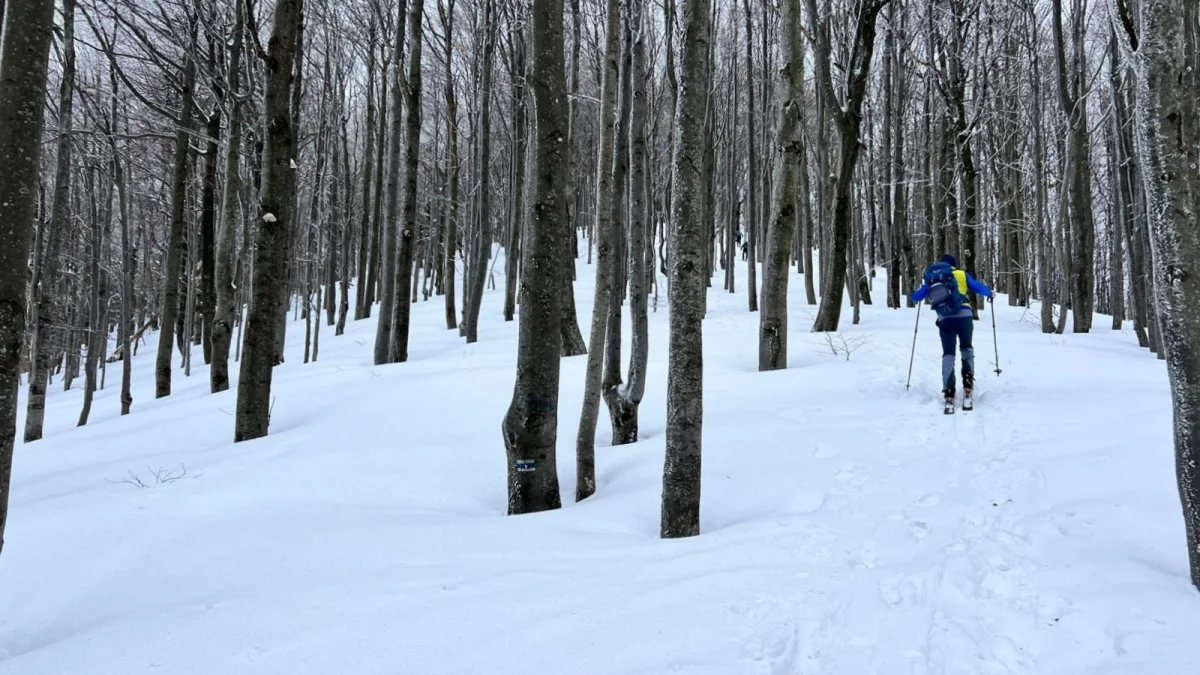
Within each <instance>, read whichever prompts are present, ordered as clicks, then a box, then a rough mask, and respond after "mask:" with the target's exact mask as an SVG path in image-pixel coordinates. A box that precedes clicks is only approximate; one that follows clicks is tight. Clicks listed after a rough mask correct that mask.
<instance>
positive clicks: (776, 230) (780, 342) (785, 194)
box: [758, 0, 811, 371]
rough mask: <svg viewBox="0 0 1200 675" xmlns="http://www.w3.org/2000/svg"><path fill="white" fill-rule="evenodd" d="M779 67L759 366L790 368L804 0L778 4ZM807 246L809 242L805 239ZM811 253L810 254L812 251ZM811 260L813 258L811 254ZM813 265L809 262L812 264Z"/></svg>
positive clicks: (801, 149)
mask: <svg viewBox="0 0 1200 675" xmlns="http://www.w3.org/2000/svg"><path fill="white" fill-rule="evenodd" d="M779 21H780V27H781V28H782V35H781V41H780V55H779V66H780V70H781V73H782V80H783V87H781V88H780V89H779V94H778V97H779V98H778V102H777V103H776V108H777V110H778V115H779V127H778V131H777V132H776V134H777V136H776V139H775V148H774V157H775V169H774V171H775V178H774V180H773V181H772V185H773V189H774V194H773V195H772V205H771V220H770V221H769V223H768V224H767V251H766V256H765V260H764V264H763V290H762V292H763V298H762V300H763V301H762V308H761V309H762V311H761V313H760V314H759V319H758V369H759V370H760V371H764V370H781V369H784V368H787V362H788V354H787V326H788V321H787V319H788V302H787V297H788V294H787V291H788V272H789V271H790V266H789V265H788V260H789V255H790V253H791V247H792V238H793V232H794V229H795V223H796V203H797V201H796V200H797V196H796V185H797V183H798V182H799V180H798V176H797V174H798V172H799V171H800V169H801V158H802V156H803V155H804V129H803V126H802V120H801V117H800V111H801V109H802V106H803V99H802V98H801V96H802V88H803V86H804V69H803V61H802V60H801V59H802V54H803V52H804V43H803V33H802V30H803V29H802V27H801V25H800V0H785V2H783V3H782V4H781V5H780V17H779ZM803 245H804V246H805V247H806V248H807V246H808V243H807V242H803ZM809 255H810V256H811V253H810V254H809ZM810 260H811V258H810ZM809 267H811V263H809Z"/></svg>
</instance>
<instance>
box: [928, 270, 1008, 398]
mask: <svg viewBox="0 0 1200 675" xmlns="http://www.w3.org/2000/svg"><path fill="white" fill-rule="evenodd" d="M968 292H970V293H977V294H979V295H982V296H984V297H986V298H987V299H988V301H989V302H990V301H991V300H992V299H993V298H994V297H995V296H996V294H995V293H993V292H992V289H990V288H988V287H987V286H986V285H985V284H983V283H982V282H980V281H979V280H977V279H976V278H975V277H973V276H971V275H970V274H967V273H966V271H964V270H960V269H958V261H957V260H955V259H954V256H952V255H950V254H949V253H947V254H946V255H944V256H942V259H941V260H940V261H939V262H936V263H934V264H933V265H931V266H930V267H929V269H928V270H927V271H926V272H925V282H924V283H923V284H921V287H920V288H918V289H917V291H916V292H915V293H913V296H912V299H913V301H914V302H921V301H922V300H925V299H926V298H928V299H929V304H930V306H931V307H933V310H934V311H935V312H937V315H938V320H937V325H938V332H939V333H940V334H941V338H942V393H943V394H944V395H945V397H946V400H947V401H950V400H953V399H954V391H955V383H954V343H955V342H956V341H957V342H958V346H959V349H960V351H962V377H963V393H964V394H965V395H966V396H967V397H968V398H969V397H970V396H971V389H972V388H973V387H974V385H975V350H974V349H973V348H972V346H971V336H972V333H974V330H975V314H974V312H973V311H972V309H971V301H970V296H969V295H968Z"/></svg>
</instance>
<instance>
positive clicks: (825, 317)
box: [807, 0, 890, 332]
mask: <svg viewBox="0 0 1200 675" xmlns="http://www.w3.org/2000/svg"><path fill="white" fill-rule="evenodd" d="M889 1H890V0H864V2H862V3H861V4H860V5H859V6H858V16H857V17H856V21H855V24H856V25H855V30H854V38H853V39H854V44H853V45H852V54H853V60H852V61H851V63H849V64H848V66H847V67H846V78H847V81H846V86H845V87H844V90H845V92H846V98H845V100H844V101H843V100H841V99H840V98H839V97H838V96H837V94H836V93H835V91H834V85H833V76H832V74H831V67H830V63H829V62H830V52H831V48H830V36H829V33H830V30H829V25H828V23H827V22H825V21H823V20H822V18H821V15H820V14H819V13H818V12H817V3H816V0H807V2H808V13H809V20H810V24H811V27H812V29H813V31H812V32H813V33H814V34H815V35H816V36H817V42H816V48H815V51H816V59H817V86H819V87H820V88H821V91H822V93H823V98H824V106H823V107H824V108H825V111H826V112H827V113H828V114H829V116H830V117H832V118H833V120H834V122H835V126H836V128H837V131H838V140H839V149H838V150H839V151H838V166H837V174H836V180H835V182H834V192H833V218H832V222H831V228H832V230H833V232H832V235H833V236H832V239H833V241H832V246H831V247H829V248H828V249H824V251H825V252H826V253H827V254H828V255H830V256H831V257H832V258H831V260H830V267H829V275H828V278H827V280H826V282H827V283H826V284H825V285H824V287H823V288H822V289H821V306H820V309H818V310H817V318H816V321H815V322H814V323H813V331H814V332H825V331H836V330H837V329H838V323H839V320H840V318H841V315H842V300H843V299H844V297H845V290H846V289H845V286H846V273H847V264H848V263H847V261H848V258H847V255H848V253H849V249H850V246H851V242H850V235H851V232H850V226H851V216H852V213H851V204H850V201H851V197H852V189H851V188H852V186H853V178H854V169H855V167H856V166H857V164H858V153H859V150H860V149H861V143H860V142H859V138H860V130H861V127H862V104H863V99H864V98H865V97H866V93H867V82H868V80H869V76H870V72H871V57H872V55H873V54H874V52H875V24H876V19H877V18H878V17H879V12H880V10H882V9H883V7H884V6H885V5H887V4H888V2H889Z"/></svg>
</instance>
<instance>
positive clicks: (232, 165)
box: [208, 0, 246, 394]
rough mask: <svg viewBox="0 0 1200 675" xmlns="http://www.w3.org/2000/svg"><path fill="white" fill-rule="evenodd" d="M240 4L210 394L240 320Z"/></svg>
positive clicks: (224, 384) (232, 52)
mask: <svg viewBox="0 0 1200 675" xmlns="http://www.w3.org/2000/svg"><path fill="white" fill-rule="evenodd" d="M243 2H244V0H237V3H236V5H237V6H236V9H235V10H234V22H233V35H232V39H231V40H230V42H229V70H228V73H227V75H226V78H227V81H228V83H229V96H228V98H227V100H228V101H229V131H228V133H229V141H228V142H227V143H226V146H225V188H224V190H223V191H222V195H221V222H220V225H219V228H220V229H219V230H218V231H217V241H216V247H215V249H216V250H215V254H214V265H213V273H214V279H213V290H214V293H215V294H216V301H215V304H214V310H213V331H212V364H211V365H210V366H209V371H208V373H209V376H208V381H209V389H210V390H211V391H212V393H214V394H215V393H217V392H221V391H226V390H227V389H229V347H230V345H231V344H232V341H233V325H234V322H235V321H237V320H238V319H239V318H240V315H241V311H240V310H241V307H240V306H239V305H238V303H237V300H236V297H237V289H236V288H235V287H234V284H235V283H236V281H235V279H234V272H235V269H236V260H235V259H234V242H235V240H236V237H237V228H238V218H237V213H238V192H239V190H240V189H241V182H242V178H241V174H240V171H239V165H240V162H241V155H242V103H241V100H240V98H239V94H240V93H241V92H240V91H239V89H240V88H241V70H242V47H243V44H244V41H245V32H246V30H245V12H246V7H245V5H244V4H243Z"/></svg>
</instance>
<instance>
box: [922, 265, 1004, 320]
mask: <svg viewBox="0 0 1200 675" xmlns="http://www.w3.org/2000/svg"><path fill="white" fill-rule="evenodd" d="M954 278H955V280H957V281H958V292H959V293H961V294H962V295H967V291H970V292H972V293H977V294H979V295H982V296H984V297H985V298H994V297H996V294H995V293H993V292H992V289H990V288H988V287H987V285H985V284H984V283H983V282H981V281H979V280H978V279H976V278H975V277H973V276H971V275H970V274H967V273H966V272H965V271H963V270H954ZM927 295H929V285H928V284H924V283H922V284H921V287H920V288H918V289H917V291H916V292H915V293H913V296H912V299H913V302H921V301H922V300H924V299H925V296H927ZM955 316H973V313H972V312H971V308H970V306H967V307H963V308H962V309H961V310H960V311H959V313H958V314H956V315H955ZM946 318H954V317H946Z"/></svg>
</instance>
